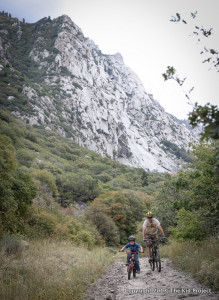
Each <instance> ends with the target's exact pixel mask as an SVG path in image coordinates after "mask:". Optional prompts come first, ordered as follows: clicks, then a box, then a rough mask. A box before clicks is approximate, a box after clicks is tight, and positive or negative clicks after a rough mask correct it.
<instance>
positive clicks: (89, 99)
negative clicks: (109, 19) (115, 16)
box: [0, 15, 197, 172]
mask: <svg viewBox="0 0 219 300" xmlns="http://www.w3.org/2000/svg"><path fill="white" fill-rule="evenodd" d="M0 20H1V22H0V26H1V27H0V76H1V88H2V92H1V95H0V103H1V105H3V106H5V107H8V109H10V110H11V111H12V112H13V114H15V115H16V116H18V117H20V118H22V119H23V120H25V121H26V122H28V123H30V124H31V125H34V126H41V127H42V126H43V127H45V128H46V129H47V130H56V131H58V132H59V133H61V134H62V135H65V136H67V137H69V138H72V139H74V140H75V141H77V142H78V143H79V144H80V145H83V146H85V147H88V148H89V149H92V150H94V151H96V152H98V153H100V154H102V155H103V156H108V157H111V158H113V159H116V160H118V161H119V162H121V163H124V164H126V165H130V166H135V167H142V168H144V169H146V170H147V169H148V170H157V171H161V172H163V171H168V172H174V171H176V170H177V169H179V168H180V167H181V165H182V164H183V163H184V162H185V160H188V158H187V154H186V151H188V144H189V142H191V141H194V140H196V139H197V132H194V131H191V129H189V128H188V127H186V126H185V124H183V123H182V122H179V121H177V120H176V118H174V117H172V116H170V115H169V114H167V113H166V112H165V111H164V109H163V108H162V107H161V106H160V104H159V103H158V102H157V101H156V100H154V99H153V96H152V95H151V94H149V93H147V92H146V90H145V88H144V87H143V85H142V83H141V81H140V80H139V78H138V77H137V75H136V74H135V73H134V72H133V71H132V70H130V69H129V68H128V67H127V66H126V65H125V64H124V61H123V58H122V56H121V54H119V53H116V54H115V55H105V54H103V53H102V52H101V50H100V49H99V48H98V47H97V46H96V45H95V44H94V42H93V41H92V40H90V39H89V38H86V37H84V35H83V33H82V31H81V29H80V28H79V27H78V26H77V25H75V24H74V23H73V22H72V21H71V19H70V18H69V17H68V16H66V15H64V16H61V17H59V18H57V19H54V20H50V18H44V19H42V20H40V21H39V22H37V23H35V24H25V23H21V22H19V21H18V20H17V19H12V18H8V17H7V18H6V17H5V16H1V19H0ZM2 78H3V79H2ZM176 102H177V99H176Z"/></svg>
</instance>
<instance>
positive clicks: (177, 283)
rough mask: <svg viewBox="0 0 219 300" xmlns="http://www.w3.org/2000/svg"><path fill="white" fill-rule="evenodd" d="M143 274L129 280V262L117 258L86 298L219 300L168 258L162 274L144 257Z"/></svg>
mask: <svg viewBox="0 0 219 300" xmlns="http://www.w3.org/2000/svg"><path fill="white" fill-rule="evenodd" d="M140 267H141V274H137V275H136V278H133V277H132V278H131V280H128V278H127V269H126V266H125V259H124V260H122V259H117V260H116V262H115V263H114V264H113V265H112V266H111V267H110V268H109V270H108V272H107V274H105V275H104V276H103V277H102V278H100V279H98V280H97V281H96V282H95V283H94V284H93V285H92V286H91V288H90V289H89V291H88V293H87V294H86V295H85V297H84V299H89V300H104V299H106V300H124V299H135V300H144V299H147V300H149V299H153V300H169V299H176V300H177V299H186V300H189V299H193V300H218V299H219V294H218V293H214V292H212V291H211V290H210V289H207V288H204V287H203V286H201V285H200V284H198V283H197V282H196V281H195V280H194V279H192V278H191V277H189V276H187V275H186V274H184V273H182V272H180V271H178V270H175V269H173V267H172V264H171V262H170V261H169V260H168V259H164V258H163V259H162V270H161V272H160V273H158V272H157V270H155V271H151V269H150V266H149V263H148V261H147V260H146V258H140Z"/></svg>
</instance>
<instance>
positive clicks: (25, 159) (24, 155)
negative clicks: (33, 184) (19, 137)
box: [16, 149, 35, 168]
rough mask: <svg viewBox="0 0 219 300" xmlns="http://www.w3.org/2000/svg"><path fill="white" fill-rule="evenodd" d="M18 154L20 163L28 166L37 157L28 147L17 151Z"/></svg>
mask: <svg viewBox="0 0 219 300" xmlns="http://www.w3.org/2000/svg"><path fill="white" fill-rule="evenodd" d="M16 156H17V160H18V161H19V163H20V164H21V165H23V166H26V167H28V168H29V167H30V166H31V165H32V162H33V161H34V158H35V156H34V154H33V152H32V151H29V150H27V149H19V150H18V151H17V153H16Z"/></svg>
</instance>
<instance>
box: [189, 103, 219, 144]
mask: <svg viewBox="0 0 219 300" xmlns="http://www.w3.org/2000/svg"><path fill="white" fill-rule="evenodd" d="M189 122H190V124H191V125H192V126H193V127H196V126H198V125H199V124H201V125H202V126H203V128H204V132H203V133H201V136H202V140H204V139H209V138H212V139H219V111H218V108H217V106H216V105H211V104H210V103H207V104H206V105H204V106H201V105H198V103H195V107H194V108H193V111H192V112H190V113H189Z"/></svg>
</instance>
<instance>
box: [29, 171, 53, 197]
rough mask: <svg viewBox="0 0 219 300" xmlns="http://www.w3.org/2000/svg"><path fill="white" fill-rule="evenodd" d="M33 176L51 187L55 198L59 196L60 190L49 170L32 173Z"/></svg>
mask: <svg viewBox="0 0 219 300" xmlns="http://www.w3.org/2000/svg"><path fill="white" fill-rule="evenodd" d="M32 175H33V177H34V178H36V179H38V180H39V181H40V182H41V183H44V184H46V185H47V186H48V187H49V189H50V191H51V192H52V195H53V197H57V196H58V189H57V186H56V183H55V178H54V176H53V175H52V173H50V172H49V171H47V170H36V171H34V172H33V173H32Z"/></svg>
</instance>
